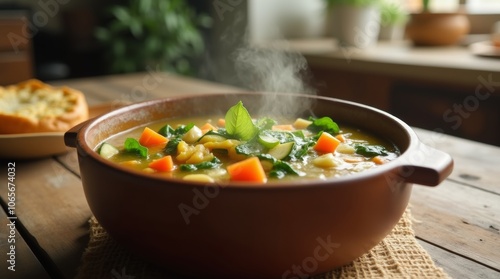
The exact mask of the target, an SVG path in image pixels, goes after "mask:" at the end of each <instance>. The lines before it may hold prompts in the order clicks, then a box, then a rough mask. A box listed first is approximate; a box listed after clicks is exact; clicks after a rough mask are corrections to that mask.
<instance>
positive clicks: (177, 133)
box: [160, 123, 194, 155]
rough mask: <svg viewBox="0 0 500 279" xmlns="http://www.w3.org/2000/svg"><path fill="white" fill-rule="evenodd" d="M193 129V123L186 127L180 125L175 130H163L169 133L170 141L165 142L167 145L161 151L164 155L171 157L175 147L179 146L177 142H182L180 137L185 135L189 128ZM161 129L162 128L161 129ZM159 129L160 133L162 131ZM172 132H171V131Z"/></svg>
mask: <svg viewBox="0 0 500 279" xmlns="http://www.w3.org/2000/svg"><path fill="white" fill-rule="evenodd" d="M193 127H194V123H190V124H188V125H181V126H179V127H178V128H177V129H175V130H173V129H168V127H167V128H165V130H166V131H169V132H170V133H171V134H170V140H169V141H168V142H167V145H166V146H165V148H164V149H163V151H164V152H165V154H166V155H172V154H175V153H176V152H177V145H179V142H181V141H182V136H184V134H186V133H187V132H188V131H189V130H191V128H193ZM162 129H163V128H162ZM162 129H160V131H161V130H162ZM172 130H173V131H172Z"/></svg>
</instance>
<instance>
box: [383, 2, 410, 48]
mask: <svg viewBox="0 0 500 279" xmlns="http://www.w3.org/2000/svg"><path fill="white" fill-rule="evenodd" d="M407 21H408V14H407V13H406V11H404V10H403V8H402V7H401V6H399V5H397V4H395V3H393V2H383V3H382V5H381V18H380V33H379V36H378V38H379V40H385V41H397V40H402V39H403V38H404V33H405V25H406V23H407Z"/></svg>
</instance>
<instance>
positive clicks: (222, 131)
mask: <svg viewBox="0 0 500 279" xmlns="http://www.w3.org/2000/svg"><path fill="white" fill-rule="evenodd" d="M211 135H213V136H221V137H223V138H226V139H235V137H233V136H231V135H230V134H228V133H227V131H226V129H224V128H219V129H217V131H213V130H210V131H208V132H206V133H205V134H204V135H203V136H202V137H201V138H200V139H199V140H198V141H200V140H201V139H202V138H203V137H204V136H211Z"/></svg>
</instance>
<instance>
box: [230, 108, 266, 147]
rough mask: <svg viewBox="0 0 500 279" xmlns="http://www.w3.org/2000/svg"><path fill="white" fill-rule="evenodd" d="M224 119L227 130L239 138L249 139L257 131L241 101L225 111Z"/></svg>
mask: <svg viewBox="0 0 500 279" xmlns="http://www.w3.org/2000/svg"><path fill="white" fill-rule="evenodd" d="M225 120H226V130H227V132H228V133H229V134H230V135H232V136H235V137H236V138H238V139H240V140H244V141H248V140H251V139H252V138H253V137H255V135H256V134H257V132H258V130H257V128H256V127H255V125H254V124H253V121H252V117H250V114H249V113H248V111H247V109H246V108H245V107H244V106H243V102H241V101H239V102H238V103H237V104H236V105H234V106H232V107H231V108H230V109H229V110H228V111H227V113H226V116H225Z"/></svg>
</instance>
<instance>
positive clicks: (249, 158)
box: [97, 102, 399, 183]
mask: <svg viewBox="0 0 500 279" xmlns="http://www.w3.org/2000/svg"><path fill="white" fill-rule="evenodd" d="M97 151H98V152H99V154H100V155H101V156H102V157H104V158H106V159H109V160H111V161H113V162H116V163H118V164H121V165H124V166H127V167H130V168H133V169H137V170H141V171H144V172H149V173H155V174H157V175H165V176H169V177H175V178H179V179H185V180H190V181H197V182H203V183H215V182H222V181H244V182H254V183H266V182H267V181H271V180H287V179H297V178H302V179H326V178H330V177H338V176H343V175H349V174H353V173H358V172H361V171H364V170H367V169H371V168H374V167H377V166H378V165H380V164H384V163H386V162H388V161H391V160H394V159H395V158H397V156H398V155H399V150H398V149H397V147H396V146H395V145H394V144H392V143H390V142H388V141H385V140H384V139H382V138H380V137H376V136H374V135H371V134H369V133H366V132H363V131H360V130H359V129H355V128H352V127H348V126H342V127H339V125H338V124H337V123H336V122H334V120H332V119H331V118H329V117H320V118H316V117H313V116H309V117H306V118H297V119H294V120H289V121H282V120H279V121H278V120H277V119H273V118H270V117H261V118H252V116H250V114H249V113H248V111H247V110H246V108H245V107H244V106H243V103H242V102H239V103H237V104H236V105H234V106H233V107H231V108H229V110H228V111H227V113H226V115H225V116H223V115H220V116H214V117H198V118H186V119H169V120H168V121H162V122H156V123H152V124H149V125H147V126H142V127H137V128H135V129H133V130H130V131H126V132H124V133H122V134H118V135H116V136H114V137H112V138H110V139H109V140H107V141H106V142H104V143H102V144H101V145H100V146H99V147H98V149H97Z"/></svg>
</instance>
